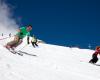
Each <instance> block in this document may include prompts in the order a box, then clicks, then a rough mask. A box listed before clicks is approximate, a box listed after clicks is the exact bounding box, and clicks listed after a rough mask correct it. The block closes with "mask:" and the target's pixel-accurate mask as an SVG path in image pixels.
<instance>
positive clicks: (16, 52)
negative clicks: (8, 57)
mask: <svg viewBox="0 0 100 80" xmlns="http://www.w3.org/2000/svg"><path fill="white" fill-rule="evenodd" d="M9 51H10V50H9ZM10 52H11V53H13V54H18V55H20V56H23V54H22V53H20V52H18V51H15V50H12V51H10Z"/></svg>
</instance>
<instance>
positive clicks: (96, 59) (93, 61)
mask: <svg viewBox="0 0 100 80" xmlns="http://www.w3.org/2000/svg"><path fill="white" fill-rule="evenodd" d="M98 54H99V55H100V46H98V47H96V51H95V52H94V53H93V55H92V59H91V60H90V61H89V63H93V64H94V63H96V62H97V61H98V57H97V56H98Z"/></svg>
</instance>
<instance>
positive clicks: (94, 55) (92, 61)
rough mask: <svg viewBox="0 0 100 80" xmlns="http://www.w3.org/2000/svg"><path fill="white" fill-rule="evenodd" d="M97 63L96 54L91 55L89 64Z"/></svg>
mask: <svg viewBox="0 0 100 80" xmlns="http://www.w3.org/2000/svg"><path fill="white" fill-rule="evenodd" d="M97 61H98V58H97V54H93V55H92V59H91V60H90V61H89V62H90V63H96V62H97Z"/></svg>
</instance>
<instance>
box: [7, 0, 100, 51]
mask: <svg viewBox="0 0 100 80" xmlns="http://www.w3.org/2000/svg"><path fill="white" fill-rule="evenodd" d="M7 3H9V4H10V5H12V6H13V8H14V15H15V18H16V19H21V21H20V22H18V23H19V24H20V26H24V25H27V24H31V25H33V31H32V33H33V34H35V35H36V36H37V38H40V39H42V40H44V41H45V42H47V43H50V44H57V45H63V46H79V47H81V48H88V45H89V44H91V46H92V49H94V48H95V46H98V45H100V5H99V4H100V2H99V0H45V1H44V0H8V1H7Z"/></svg>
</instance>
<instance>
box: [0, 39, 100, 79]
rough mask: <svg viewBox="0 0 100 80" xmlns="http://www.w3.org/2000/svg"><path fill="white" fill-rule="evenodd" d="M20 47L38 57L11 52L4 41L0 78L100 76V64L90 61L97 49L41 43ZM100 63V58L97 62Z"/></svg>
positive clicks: (84, 77)
mask: <svg viewBox="0 0 100 80" xmlns="http://www.w3.org/2000/svg"><path fill="white" fill-rule="evenodd" d="M25 45H26V40H24V42H23V43H22V45H20V46H19V47H18V48H17V49H16V50H22V51H24V52H28V53H30V54H36V55H37V57H33V56H29V55H23V56H20V55H17V54H12V53H10V52H9V51H8V50H7V49H5V48H4V47H3V46H2V44H1V45H0V80H100V74H99V73H100V66H95V65H92V64H89V63H88V61H89V60H90V59H91V55H92V53H93V52H94V51H93V50H88V49H79V48H69V47H62V46H57V45H50V44H42V43H40V44H39V47H38V48H33V47H32V45H31V44H30V45H28V46H26V47H25V48H24V49H23V47H24V46H25ZM97 64H100V61H99V62H98V63H97Z"/></svg>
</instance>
